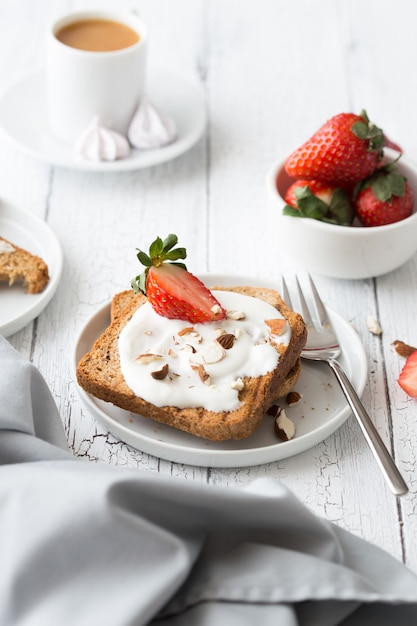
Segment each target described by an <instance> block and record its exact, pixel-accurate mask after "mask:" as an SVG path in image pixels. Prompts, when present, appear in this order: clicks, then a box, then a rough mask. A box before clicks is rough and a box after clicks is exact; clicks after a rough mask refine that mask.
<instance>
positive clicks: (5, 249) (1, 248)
mask: <svg viewBox="0 0 417 626" xmlns="http://www.w3.org/2000/svg"><path fill="white" fill-rule="evenodd" d="M14 251H15V248H14V247H13V246H12V244H11V243H9V242H8V241H4V240H3V239H0V254H4V253H7V254H10V252H14Z"/></svg>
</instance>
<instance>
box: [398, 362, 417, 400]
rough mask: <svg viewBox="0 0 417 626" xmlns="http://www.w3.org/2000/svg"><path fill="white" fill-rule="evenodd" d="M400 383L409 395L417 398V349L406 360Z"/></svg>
mask: <svg viewBox="0 0 417 626" xmlns="http://www.w3.org/2000/svg"><path fill="white" fill-rule="evenodd" d="M398 384H399V385H400V387H401V388H402V389H404V391H405V393H407V394H408V395H409V396H411V397H412V398H417V350H416V351H415V352H413V353H412V354H411V355H410V356H409V357H408V359H407V360H406V362H405V365H404V367H403V369H402V371H401V374H400V377H399V379H398Z"/></svg>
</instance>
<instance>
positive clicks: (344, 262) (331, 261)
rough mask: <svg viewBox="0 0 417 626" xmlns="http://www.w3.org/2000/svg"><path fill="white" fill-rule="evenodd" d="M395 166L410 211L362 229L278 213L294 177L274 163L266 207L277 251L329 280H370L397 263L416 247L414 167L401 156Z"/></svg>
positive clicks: (416, 183) (416, 184) (416, 174)
mask: <svg viewBox="0 0 417 626" xmlns="http://www.w3.org/2000/svg"><path fill="white" fill-rule="evenodd" d="M387 154H388V150H387ZM398 167H399V169H400V171H401V172H402V173H403V174H404V176H406V177H407V180H408V182H409V183H410V185H411V187H412V189H413V192H414V197H415V206H414V212H413V214H412V215H411V216H410V217H408V218H406V219H404V220H402V221H400V222H396V223H395V224H388V225H387V226H367V227H365V226H336V225H333V224H327V223H325V222H320V221H319V220H315V219H311V218H297V217H291V216H287V215H282V209H283V207H284V205H285V200H284V196H285V192H286V190H287V189H288V187H289V186H290V184H291V183H292V182H294V180H293V179H291V178H290V177H289V176H288V174H287V173H286V171H285V169H284V162H283V161H280V162H279V163H276V164H275V165H274V166H273V167H272V169H271V171H270V172H269V174H268V180H267V186H268V196H269V197H268V210H269V217H270V219H271V222H272V224H273V228H274V229H275V230H276V233H277V242H278V245H279V247H280V250H282V252H283V253H284V254H286V255H287V256H289V257H292V258H294V259H296V261H297V264H298V265H299V266H300V267H301V268H303V269H306V270H308V271H309V272H317V273H319V274H323V275H325V276H331V277H333V278H345V279H361V278H371V277H373V276H381V275H382V274H387V273H388V272H391V271H393V270H395V269H397V268H398V267H400V266H401V265H403V264H404V263H405V262H406V261H408V260H409V259H410V258H411V257H412V256H413V254H414V253H415V252H416V251H417V168H416V167H415V166H414V165H412V164H411V163H410V162H409V161H407V159H404V158H403V157H402V158H401V160H400V162H399V165H398Z"/></svg>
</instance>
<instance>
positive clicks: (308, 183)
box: [283, 180, 354, 226]
mask: <svg viewBox="0 0 417 626" xmlns="http://www.w3.org/2000/svg"><path fill="white" fill-rule="evenodd" d="M285 201H286V202H287V205H286V206H285V207H284V209H283V214H284V215H290V216H293V217H310V218H313V219H316V220H320V221H322V222H328V223H330V224H339V225H343V226H350V225H351V224H352V221H353V216H354V212H353V208H352V205H351V203H350V200H349V196H348V194H347V192H346V191H345V190H344V189H342V188H341V187H336V186H334V185H330V184H329V183H325V182H322V181H319V180H297V181H296V182H295V183H293V184H292V185H291V186H290V187H289V188H288V190H287V192H286V194H285Z"/></svg>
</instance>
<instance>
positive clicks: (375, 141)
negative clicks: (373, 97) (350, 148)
mask: <svg viewBox="0 0 417 626" xmlns="http://www.w3.org/2000/svg"><path fill="white" fill-rule="evenodd" d="M360 117H362V119H363V121H359V122H355V124H353V125H352V132H353V133H354V134H355V135H356V136H357V137H358V138H359V139H363V140H368V141H369V152H380V153H381V155H382V153H383V149H384V144H385V138H384V133H383V132H382V129H381V128H378V126H376V125H375V124H373V123H372V122H370V121H369V118H368V115H367V113H366V111H365V110H362V111H361V112H360Z"/></svg>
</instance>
